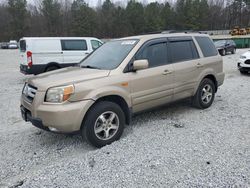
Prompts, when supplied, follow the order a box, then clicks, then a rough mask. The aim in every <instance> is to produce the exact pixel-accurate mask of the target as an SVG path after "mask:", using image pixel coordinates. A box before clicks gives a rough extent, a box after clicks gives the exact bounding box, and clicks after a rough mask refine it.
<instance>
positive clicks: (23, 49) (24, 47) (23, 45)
mask: <svg viewBox="0 0 250 188" xmlns="http://www.w3.org/2000/svg"><path fill="white" fill-rule="evenodd" d="M20 51H21V52H26V41H25V40H20Z"/></svg>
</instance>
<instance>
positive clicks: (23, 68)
mask: <svg viewBox="0 0 250 188" xmlns="http://www.w3.org/2000/svg"><path fill="white" fill-rule="evenodd" d="M45 68H46V65H32V66H31V67H28V65H23V64H21V65H20V72H21V73H23V74H40V73H43V72H44V71H45Z"/></svg>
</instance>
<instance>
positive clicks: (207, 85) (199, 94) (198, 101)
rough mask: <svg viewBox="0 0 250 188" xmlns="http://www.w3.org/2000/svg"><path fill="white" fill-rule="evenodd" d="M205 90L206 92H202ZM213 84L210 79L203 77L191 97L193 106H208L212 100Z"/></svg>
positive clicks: (213, 94)
mask: <svg viewBox="0 0 250 188" xmlns="http://www.w3.org/2000/svg"><path fill="white" fill-rule="evenodd" d="M204 89H205V90H206V93H205V92H204ZM214 96H215V84H214V82H213V81H212V80H210V79H208V78H204V79H203V80H202V81H201V83H200V85H199V87H198V89H197V91H196V94H195V96H194V97H193V106H194V107H196V108H199V109H206V108H208V107H210V106H211V105H212V103H213V101H214ZM204 97H205V98H204Z"/></svg>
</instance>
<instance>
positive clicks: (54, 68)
mask: <svg viewBox="0 0 250 188" xmlns="http://www.w3.org/2000/svg"><path fill="white" fill-rule="evenodd" d="M57 69H59V67H57V66H55V65H52V66H48V67H47V68H46V69H45V72H49V71H53V70H57Z"/></svg>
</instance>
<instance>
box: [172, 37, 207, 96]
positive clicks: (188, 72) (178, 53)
mask: <svg viewBox="0 0 250 188" xmlns="http://www.w3.org/2000/svg"><path fill="white" fill-rule="evenodd" d="M168 54H169V56H168V57H169V62H170V63H172V65H173V69H174V70H175V72H174V81H173V82H174V100H178V99H182V98H186V97H190V96H192V95H193V93H194V89H195V85H196V84H197V80H198V78H199V75H200V72H201V69H202V66H203V65H202V64H201V62H200V60H199V54H198V51H197V49H196V47H195V44H194V42H193V39H192V37H171V38H168Z"/></svg>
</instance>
